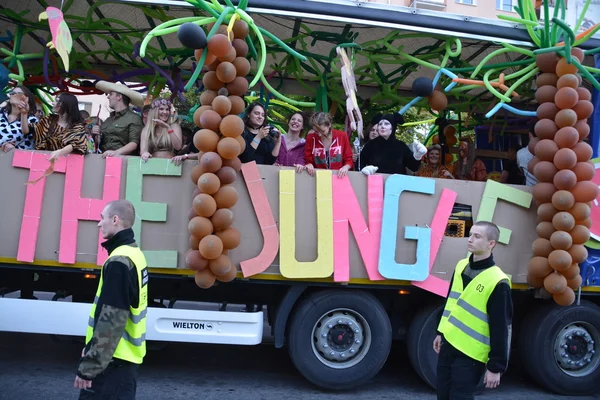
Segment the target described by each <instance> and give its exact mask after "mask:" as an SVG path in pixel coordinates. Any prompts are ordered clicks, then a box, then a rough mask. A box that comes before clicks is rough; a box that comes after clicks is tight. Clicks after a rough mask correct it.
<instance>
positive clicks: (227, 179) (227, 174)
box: [217, 166, 237, 185]
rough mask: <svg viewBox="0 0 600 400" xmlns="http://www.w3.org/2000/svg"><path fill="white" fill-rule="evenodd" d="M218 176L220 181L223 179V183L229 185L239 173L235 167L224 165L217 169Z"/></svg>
mask: <svg viewBox="0 0 600 400" xmlns="http://www.w3.org/2000/svg"><path fill="white" fill-rule="evenodd" d="M217 176H218V177H219V181H221V185H229V184H230V183H233V182H234V181H235V178H237V173H236V172H235V170H234V169H233V168H231V167H227V166H223V167H221V169H220V170H218V171H217Z"/></svg>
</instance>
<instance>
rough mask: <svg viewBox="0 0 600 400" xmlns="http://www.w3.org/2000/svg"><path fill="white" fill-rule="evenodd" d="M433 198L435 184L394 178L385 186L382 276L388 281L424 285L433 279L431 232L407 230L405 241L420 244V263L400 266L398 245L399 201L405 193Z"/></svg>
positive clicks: (381, 258)
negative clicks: (430, 265) (422, 282)
mask: <svg viewBox="0 0 600 400" xmlns="http://www.w3.org/2000/svg"><path fill="white" fill-rule="evenodd" d="M405 190H407V191H410V192H416V193H424V194H433V193H434V192H435V180H434V179H428V178H418V177H414V176H406V175H392V176H390V177H389V178H388V179H387V181H386V182H385V199H384V202H383V224H382V225H383V226H382V228H381V232H382V235H381V247H380V250H379V272H380V273H381V275H383V276H385V277H386V278H388V279H399V280H409V281H424V280H425V279H426V278H427V275H429V250H430V242H431V228H423V227H415V226H406V227H405V228H404V238H405V239H410V240H416V241H417V262H416V263H414V264H399V263H397V262H396V242H397V238H398V226H397V225H396V224H397V223H398V208H399V197H400V194H401V193H402V192H403V191H405Z"/></svg>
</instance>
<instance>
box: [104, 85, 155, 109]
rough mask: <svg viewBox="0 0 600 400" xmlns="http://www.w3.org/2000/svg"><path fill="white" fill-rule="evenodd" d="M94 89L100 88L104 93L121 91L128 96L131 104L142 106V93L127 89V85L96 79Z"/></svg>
mask: <svg viewBox="0 0 600 400" xmlns="http://www.w3.org/2000/svg"><path fill="white" fill-rule="evenodd" d="M96 89H98V90H102V91H103V92H104V93H110V92H117V93H121V94H122V95H124V96H127V97H129V100H131V104H133V105H134V106H136V107H139V108H142V107H144V95H142V94H141V93H140V92H136V91H135V90H132V89H129V88H128V87H127V86H125V85H123V84H121V83H113V82H107V81H98V82H96Z"/></svg>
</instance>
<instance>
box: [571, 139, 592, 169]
mask: <svg viewBox="0 0 600 400" xmlns="http://www.w3.org/2000/svg"><path fill="white" fill-rule="evenodd" d="M573 151H574V152H575V154H576V156H577V161H578V162H586V161H589V160H590V159H591V158H592V153H593V150H592V146H590V145H589V144H587V143H586V142H579V143H577V144H576V145H575V146H574V147H573ZM571 168H572V167H571Z"/></svg>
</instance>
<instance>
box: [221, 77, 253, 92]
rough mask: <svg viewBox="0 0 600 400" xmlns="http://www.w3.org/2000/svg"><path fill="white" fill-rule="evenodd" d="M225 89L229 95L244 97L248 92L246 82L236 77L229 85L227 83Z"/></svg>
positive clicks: (244, 79) (242, 78)
mask: <svg viewBox="0 0 600 400" xmlns="http://www.w3.org/2000/svg"><path fill="white" fill-rule="evenodd" d="M226 87H227V90H228V91H229V94H230V95H234V96H244V95H245V94H246V91H247V90H248V80H247V79H246V78H244V77H242V76H238V77H236V78H235V79H234V80H233V81H231V83H228V84H227V86H226Z"/></svg>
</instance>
